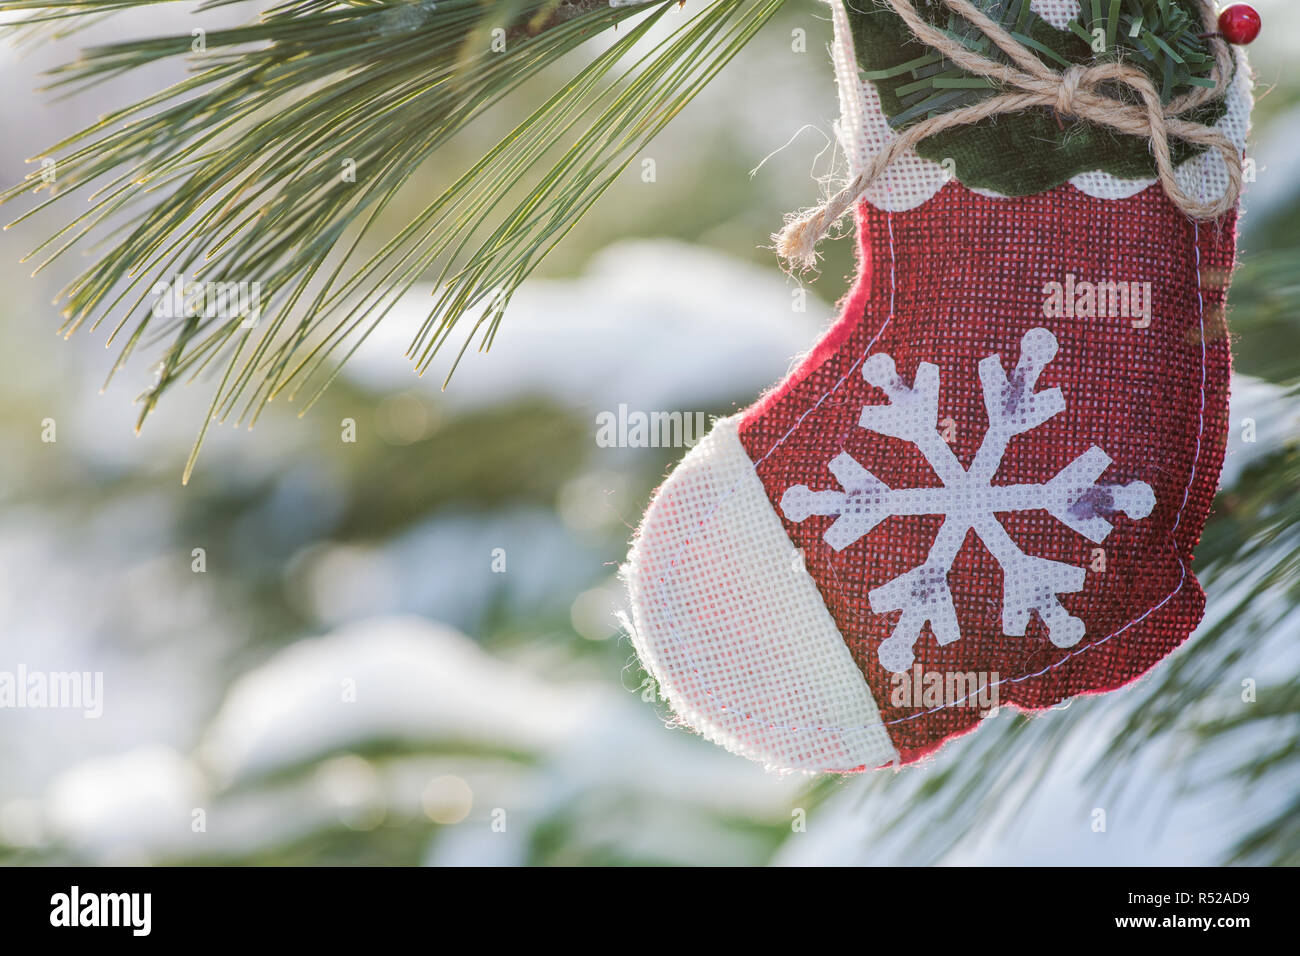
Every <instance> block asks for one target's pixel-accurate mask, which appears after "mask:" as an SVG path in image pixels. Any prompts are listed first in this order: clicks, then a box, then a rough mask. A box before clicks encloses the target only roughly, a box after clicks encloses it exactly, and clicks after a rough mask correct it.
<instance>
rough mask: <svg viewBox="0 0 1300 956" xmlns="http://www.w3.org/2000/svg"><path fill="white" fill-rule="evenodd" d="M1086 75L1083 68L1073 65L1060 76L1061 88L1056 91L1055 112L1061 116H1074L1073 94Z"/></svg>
mask: <svg viewBox="0 0 1300 956" xmlns="http://www.w3.org/2000/svg"><path fill="white" fill-rule="evenodd" d="M1085 75H1086V70H1085V68H1084V67H1082V66H1080V65H1078V64H1075V65H1074V66H1072V67H1070V68H1069V69H1068V70H1066V71H1065V72H1064V73H1062V74H1061V86H1060V88H1059V89H1058V90H1057V91H1056V112H1058V113H1060V114H1061V115H1062V116H1074V115H1075V112H1076V110H1075V103H1074V94H1075V93H1077V92H1078V90H1079V84H1080V83H1082V82H1083V79H1084V77H1085Z"/></svg>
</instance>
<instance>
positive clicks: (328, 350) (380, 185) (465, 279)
mask: <svg viewBox="0 0 1300 956" xmlns="http://www.w3.org/2000/svg"><path fill="white" fill-rule="evenodd" d="M170 2H176V0H12V2H7V3H4V4H3V9H4V10H6V11H25V12H27V13H29V18H28V20H27V23H28V24H31V23H55V22H62V21H66V20H68V19H69V18H73V19H75V18H77V17H87V16H91V15H97V14H102V13H106V12H114V11H117V10H122V9H127V8H131V7H139V6H144V5H146V4H149V3H170ZM227 2H229V0H212V2H210V3H209V4H207V5H206V6H205V7H202V8H201V10H200V12H202V11H207V10H211V9H212V8H214V7H217V6H223V5H225V4H226V3H227ZM782 2H783V0H714V2H712V3H711V4H709V5H707V6H706V7H705V8H704V9H703V10H701V11H700V12H698V13H696V14H695V15H693V16H688V15H687V14H685V13H681V14H677V11H678V9H679V8H680V7H681V6H682V5H681V4H680V3H679V2H678V0H642V2H636V3H622V4H620V5H617V6H611V5H610V4H609V3H606V2H597V0H567V2H566V0H502V2H492V0H438V2H437V3H436V4H435V3H432V2H428V0H373V2H360V0H358V2H351V3H349V2H336V0H283V2H280V3H278V4H277V5H275V6H272V7H270V8H269V9H267V10H266V11H265V12H264V13H263V14H262V16H261V17H260V18H259V19H258V20H257V21H256V22H252V23H248V24H246V25H243V26H239V27H236V28H233V29H213V30H210V31H208V32H207V33H206V34H204V35H202V38H201V42H200V41H199V40H196V38H195V36H193V35H190V34H185V35H179V36H166V37H156V38H150V39H141V40H132V41H128V42H123V43H115V44H111V45H107V46H100V47H95V48H92V49H89V50H87V51H86V52H85V54H84V55H83V57H82V58H81V59H80V60H78V61H77V62H75V63H72V64H68V65H67V66H65V67H63V68H61V69H58V70H56V71H54V73H53V75H52V83H51V88H52V89H54V90H57V91H60V92H76V91H80V90H84V89H86V88H88V87H91V86H95V85H98V84H100V83H102V82H104V81H105V80H108V79H111V78H113V77H116V76H118V75H120V74H123V73H128V72H130V71H134V70H138V69H140V68H141V67H145V66H148V65H151V64H154V63H158V62H164V61H183V62H186V63H187V64H188V65H189V66H190V68H191V72H190V75H188V76H187V77H186V78H184V79H182V80H181V81H179V82H178V83H176V84H175V85H173V86H171V87H170V88H168V89H165V90H162V91H160V92H158V93H156V94H154V95H152V96H149V97H147V98H145V99H143V100H141V101H140V102H138V103H135V104H133V105H130V106H127V107H125V108H123V109H120V110H117V111H115V112H112V113H110V114H109V115H108V116H106V117H104V118H103V119H102V120H101V121H100V122H99V123H98V124H96V125H95V126H93V127H91V128H90V129H87V130H83V131H82V132H80V133H77V134H75V135H73V136H71V137H69V138H68V139H66V140H64V141H63V142H61V143H58V144H56V145H55V146H54V147H52V148H51V149H50V150H49V151H48V152H47V154H46V156H47V157H48V158H50V159H53V160H54V166H53V169H54V170H55V173H56V175H55V177H54V178H55V180H56V182H57V189H55V188H54V184H52V183H50V182H47V181H45V176H43V174H44V173H47V172H48V170H47V169H43V170H42V171H41V172H34V173H32V174H31V175H30V176H29V177H28V179H27V181H26V182H24V183H21V184H18V185H16V186H14V187H12V188H10V189H8V190H7V191H5V192H3V193H0V202H11V201H13V200H16V199H17V198H18V197H20V196H22V195H25V194H27V193H29V192H34V193H41V192H42V191H44V192H47V193H52V195H50V196H49V197H48V198H46V199H45V200H44V201H43V202H41V203H40V204H39V205H37V206H36V207H35V208H33V209H31V210H29V211H28V212H26V213H25V214H23V215H22V216H20V217H18V219H16V220H15V221H14V223H11V224H10V225H14V224H17V223H20V222H23V221H24V220H26V219H27V218H29V217H31V216H32V215H34V214H35V213H36V212H38V211H39V210H42V209H44V208H47V207H49V206H51V205H53V204H58V203H61V201H62V200H64V199H65V197H67V196H69V195H71V194H73V193H76V192H82V193H84V194H89V195H90V197H91V198H92V204H91V207H90V209H89V210H87V211H85V212H84V213H82V214H80V215H78V216H77V217H76V218H74V219H72V220H71V221H69V222H68V223H67V224H66V225H65V226H63V228H61V229H59V230H58V231H57V232H56V233H55V234H54V235H52V236H50V237H49V238H48V239H46V240H45V241H44V242H42V243H41V244H40V245H38V246H37V247H36V248H35V249H34V250H33V252H32V254H31V255H30V256H29V257H28V258H29V259H36V261H37V262H38V266H37V271H38V272H39V271H40V270H41V269H44V268H46V267H48V266H49V265H50V264H51V263H52V262H55V261H56V260H58V259H59V257H60V256H62V255H64V254H65V253H66V252H67V251H68V250H69V249H71V248H73V247H77V246H87V245H89V244H91V243H103V244H105V246H106V248H105V251H103V252H102V253H101V254H99V255H98V257H97V258H96V260H95V261H94V263H93V264H92V265H91V266H90V267H89V268H88V269H86V270H85V271H84V272H83V273H82V274H81V275H80V276H79V277H78V278H76V279H75V280H74V281H73V282H72V283H71V284H70V285H69V286H68V287H67V288H66V289H65V290H64V292H63V294H62V296H61V299H62V300H63V301H64V303H65V309H64V314H65V316H66V321H65V323H64V325H63V326H62V331H63V332H64V333H65V334H71V333H72V332H74V331H76V330H77V329H78V328H80V327H81V326H83V325H89V327H90V328H92V329H94V328H96V327H98V326H99V325H100V324H101V323H102V322H103V321H104V320H105V319H106V318H108V317H109V316H116V317H117V321H116V324H115V325H114V327H113V330H112V333H111V335H110V338H109V341H110V343H112V342H114V341H116V340H118V339H119V338H124V341H123V344H122V346H121V348H120V351H119V354H118V358H117V360H116V362H115V363H114V365H113V369H112V371H111V372H110V378H111V377H112V375H113V374H115V373H116V372H117V371H119V370H120V369H121V368H122V367H123V365H124V364H125V363H126V362H127V361H128V360H129V359H130V358H131V356H132V355H133V354H134V353H135V352H136V350H137V349H139V348H141V347H142V346H144V347H149V346H153V345H155V344H157V343H166V346H165V350H164V352H163V355H162V359H161V361H160V362H159V364H158V366H157V381H156V383H155V384H154V386H153V387H152V388H150V389H149V390H148V391H146V392H145V393H144V394H143V395H141V396H140V403H141V411H140V416H139V422H138V425H137V427H139V425H142V424H143V422H144V420H145V419H146V418H147V417H148V415H149V413H150V412H151V411H152V410H153V409H154V408H155V407H156V405H157V402H158V400H159V399H160V397H161V396H162V395H163V394H164V393H166V392H167V391H168V390H169V389H170V388H171V387H173V386H174V385H175V384H176V383H177V382H180V381H193V380H195V379H196V378H197V377H199V376H201V375H205V374H211V375H214V376H216V377H218V385H217V388H216V390H215V393H214V395H213V398H212V403H211V406H210V414H209V416H208V422H210V421H219V422H224V421H227V420H230V419H231V418H232V417H233V419H234V420H235V421H236V422H245V421H247V422H248V423H249V424H250V425H251V424H252V423H254V422H255V421H256V419H257V416H258V414H259V413H260V411H261V409H262V407H263V406H264V405H265V404H266V403H267V402H269V401H271V400H272V399H274V398H275V397H277V396H280V395H283V396H285V397H286V398H287V399H288V400H294V399H296V398H298V397H299V396H303V397H305V398H306V403H305V407H304V408H303V412H304V413H305V411H306V410H307V409H308V408H310V407H311V405H312V403H313V402H314V401H315V400H316V398H317V397H318V396H319V394H320V392H321V390H322V389H323V388H324V387H325V386H327V385H328V384H329V382H330V381H331V380H332V379H333V378H334V376H335V375H336V374H337V371H338V366H339V365H340V364H341V362H342V361H343V360H346V358H347V357H348V356H349V355H351V354H352V353H353V352H354V351H355V350H356V348H357V347H358V346H359V345H360V343H361V341H363V340H364V338H365V336H366V335H367V334H368V333H369V332H370V331H371V330H372V329H373V328H374V327H375V325H376V324H377V323H378V322H379V321H381V320H382V319H383V317H384V316H385V315H386V314H387V312H388V311H389V310H390V309H391V308H392V306H393V304H394V303H395V302H396V301H397V300H398V299H399V298H400V297H401V296H402V295H403V294H405V293H406V292H407V291H408V290H409V289H410V288H411V286H412V285H413V284H414V283H416V282H417V281H420V280H422V279H426V278H428V277H430V276H433V277H436V279H437V285H438V293H437V295H436V297H435V301H434V303H433V305H432V308H431V309H430V312H429V315H428V317H427V319H426V321H425V323H424V324H423V326H422V327H421V329H420V330H419V333H418V334H417V336H416V338H415V340H414V341H413V342H412V344H411V347H410V350H409V352H408V354H409V355H410V356H411V357H412V359H413V360H414V362H415V364H416V367H417V369H418V370H419V371H420V372H421V373H423V372H424V371H425V370H427V369H428V368H429V367H430V364H431V363H432V361H433V360H434V358H435V357H436V356H438V355H439V354H441V352H442V351H443V350H444V349H445V348H446V347H447V346H448V343H449V342H450V341H451V339H452V333H453V332H455V331H456V330H457V329H458V328H459V326H460V325H461V320H462V317H464V316H466V314H467V313H470V314H469V316H468V321H469V323H470V329H469V332H468V334H467V335H465V336H464V337H463V340H462V342H461V344H460V346H459V349H458V351H457V353H456V355H455V357H454V359H453V361H452V362H451V370H453V371H454V369H455V367H456V364H457V363H458V362H459V360H460V358H461V357H462V356H463V355H464V354H465V352H466V350H467V349H468V347H469V345H470V344H471V342H475V341H477V344H478V347H479V348H480V349H486V348H487V347H488V346H489V345H490V344H491V342H492V340H493V337H494V336H495V334H496V332H497V330H498V328H499V326H500V323H501V319H502V315H503V313H504V311H505V309H506V307H507V305H508V304H509V302H510V298H511V296H512V295H513V293H514V292H515V290H516V289H517V288H518V286H519V285H520V283H522V282H523V281H524V279H525V278H527V276H528V275H530V274H531V273H532V272H533V270H534V269H536V268H537V266H538V264H539V263H540V262H541V261H542V260H543V259H544V258H545V256H546V255H547V253H548V252H549V251H550V250H551V249H552V248H553V247H554V246H555V245H556V244H557V243H558V242H559V241H560V240H561V239H562V238H563V236H564V235H565V234H566V233H567V232H568V231H569V230H570V229H571V228H573V226H574V225H575V224H576V223H577V221H578V220H579V219H580V218H581V217H582V216H583V214H585V213H586V211H587V210H588V209H589V208H590V207H591V205H592V204H593V203H594V202H595V201H596V199H597V198H598V197H599V196H600V195H601V194H602V193H603V192H604V191H605V190H606V189H607V188H608V187H609V186H610V185H611V184H612V183H613V182H614V180H615V179H616V178H617V177H618V175H619V173H620V172H621V171H622V170H623V169H624V168H625V167H626V165H627V164H628V163H629V162H630V161H631V160H632V158H633V157H634V156H635V155H636V153H637V152H638V151H639V150H640V149H641V148H643V147H644V145H645V144H646V143H647V142H649V140H650V139H651V138H653V137H654V136H655V135H656V134H657V133H658V132H659V131H660V130H661V129H662V128H663V127H664V126H665V125H666V124H667V123H668V122H669V121H670V120H671V119H672V117H673V116H675V115H676V114H677V113H678V112H679V111H680V110H681V109H682V108H683V107H684V106H685V105H686V103H687V102H689V101H690V99H691V98H692V97H693V96H694V95H695V93H697V92H698V91H699V90H700V89H701V88H702V87H703V86H704V85H705V84H706V83H707V82H708V81H709V80H710V79H712V77H713V76H714V75H716V73H717V72H718V70H720V69H721V67H722V66H723V65H724V64H725V63H726V62H727V61H728V60H730V58H731V57H732V56H734V55H735V54H736V53H737V52H738V51H739V50H740V49H741V48H742V47H743V46H744V45H745V43H747V42H748V41H749V40H750V39H751V38H752V37H753V36H754V35H755V34H756V33H757V31H758V30H759V29H760V28H761V27H762V25H763V24H764V23H765V22H766V20H767V19H768V18H770V17H771V16H772V14H773V13H775V12H776V10H777V9H778V8H779V6H780V5H781V3H782ZM670 13H672V14H676V15H677V16H678V17H680V19H676V20H674V21H669V19H668V15H669V14H670ZM663 27H671V30H670V31H669V32H668V35H667V36H666V37H665V38H662V39H656V38H655V34H654V33H653V31H656V29H657V28H663ZM611 28H619V29H618V30H617V31H616V32H615V33H614V35H613V38H612V39H610V40H609V41H608V45H607V46H605V47H604V48H603V49H602V50H600V51H599V52H597V53H595V54H593V55H592V57H591V59H590V62H589V63H588V64H587V65H586V66H585V67H583V68H581V69H580V70H578V72H577V73H576V74H575V75H574V76H572V77H571V78H570V79H569V80H568V81H567V82H565V83H563V84H562V85H561V86H560V87H559V89H557V90H556V91H555V92H554V93H553V94H552V95H551V96H550V97H549V98H548V99H547V100H546V101H545V102H544V103H543V104H542V105H541V106H540V107H538V108H537V109H536V110H535V111H534V112H533V113H531V114H530V115H529V116H528V117H527V118H525V119H524V120H523V122H521V123H520V124H519V125H518V126H517V127H516V128H515V129H514V130H512V131H511V132H510V133H509V134H508V135H507V136H506V137H504V138H503V139H502V140H501V141H500V142H499V143H497V144H496V145H495V146H494V147H493V148H492V149H491V150H489V151H488V152H487V153H486V154H485V155H484V156H483V157H482V158H481V159H480V160H479V161H478V162H477V163H475V164H474V165H473V166H472V167H471V168H470V169H469V170H467V171H466V172H465V173H464V174H463V175H462V176H461V177H460V178H458V179H457V180H456V181H455V182H454V183H453V184H452V185H451V186H449V187H448V188H447V189H446V190H445V191H444V192H443V193H442V195H440V196H438V197H436V198H435V199H434V200H433V201H432V202H430V203H428V204H427V205H426V206H425V207H424V208H423V209H420V210H419V211H418V212H417V213H416V214H415V215H413V216H410V217H409V218H408V219H407V221H406V224H405V225H404V226H403V227H402V228H400V229H398V230H396V231H392V230H391V229H387V230H386V228H385V227H384V225H383V223H384V222H385V221H386V220H385V219H384V218H383V217H384V216H385V215H391V214H392V213H393V212H394V210H393V209H392V206H393V203H394V199H395V197H397V196H398V194H399V192H400V190H401V189H402V187H403V186H404V185H405V184H407V183H408V182H409V181H410V180H411V178H412V176H413V175H414V174H415V173H416V172H417V170H419V169H420V168H421V167H422V166H424V165H425V164H426V163H427V162H428V161H429V160H430V158H431V157H434V156H436V155H438V151H439V149H441V148H442V147H443V146H444V145H445V144H446V143H447V142H448V141H449V140H450V139H451V138H453V137H454V136H455V135H456V134H457V133H459V132H460V131H461V130H463V129H464V128H465V127H467V126H469V125H470V124H472V123H473V122H474V121H475V120H476V119H478V118H479V117H480V116H481V115H482V114H483V113H484V112H485V111H487V110H488V109H490V108H491V107H493V106H494V105H496V104H498V103H499V102H500V101H501V99H502V98H503V97H505V96H507V95H508V94H510V93H511V92H512V91H515V90H517V89H518V88H520V87H521V86H522V85H524V84H526V83H528V82H529V81H531V80H534V79H535V78H537V77H538V76H539V74H540V73H541V71H542V70H544V69H546V68H547V67H549V66H552V65H553V64H555V63H556V62H557V61H559V60H561V59H562V58H563V57H564V56H565V55H567V54H569V53H571V52H574V51H575V50H578V49H579V48H580V47H583V46H584V45H585V44H587V43H588V41H590V40H592V39H594V38H596V37H599V36H602V35H604V34H606V33H608V32H609V31H610V30H611ZM642 44H645V45H646V46H648V47H649V49H648V51H645V52H642V47H641V45H642ZM629 58H631V62H632V65H631V66H630V67H628V66H627V65H626V64H627V62H628V61H629ZM557 156H558V158H556V157H557ZM352 171H354V172H355V177H354V178H355V181H351V180H349V175H350V174H351V172H352ZM520 192H522V193H523V195H522V198H520V199H517V200H515V201H514V202H513V204H512V201H511V197H512V196H518V195H519V194H520ZM177 274H179V275H182V276H184V278H185V279H186V280H197V281H201V282H210V283H220V284H238V283H241V282H242V283H250V284H251V283H253V282H257V283H260V286H259V288H260V301H261V311H260V315H259V316H252V317H251V318H250V316H248V315H246V314H236V315H227V314H223V312H222V310H221V309H216V310H214V309H212V308H211V305H210V303H204V304H203V307H202V308H201V309H196V308H191V307H189V305H191V303H186V302H184V301H182V305H183V306H185V307H183V308H182V309H181V310H179V311H180V312H181V314H177V315H167V314H166V312H167V311H168V310H166V309H163V310H162V314H161V315H160V314H158V313H159V309H158V308H157V305H158V296H159V293H158V291H157V290H158V289H159V288H160V286H161V285H162V284H163V283H164V282H166V281H167V280H168V279H169V278H170V277H171V276H174V275H177ZM231 288H235V286H231ZM151 297H152V298H151ZM184 298H185V297H184V296H182V300H184ZM172 311H177V310H172ZM195 312H197V314H191V313H195ZM448 377H450V372H449V373H448ZM208 422H205V423H204V426H203V430H202V431H201V432H200V435H199V438H198V440H197V442H196V443H195V447H194V451H193V453H192V454H191V456H190V460H189V462H188V463H187V465H186V469H185V479H186V480H188V477H189V475H190V473H191V471H192V469H193V466H194V461H195V459H196V457H197V455H198V451H199V448H200V447H201V444H202V441H203V434H204V433H205V432H206V428H207V424H208Z"/></svg>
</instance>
